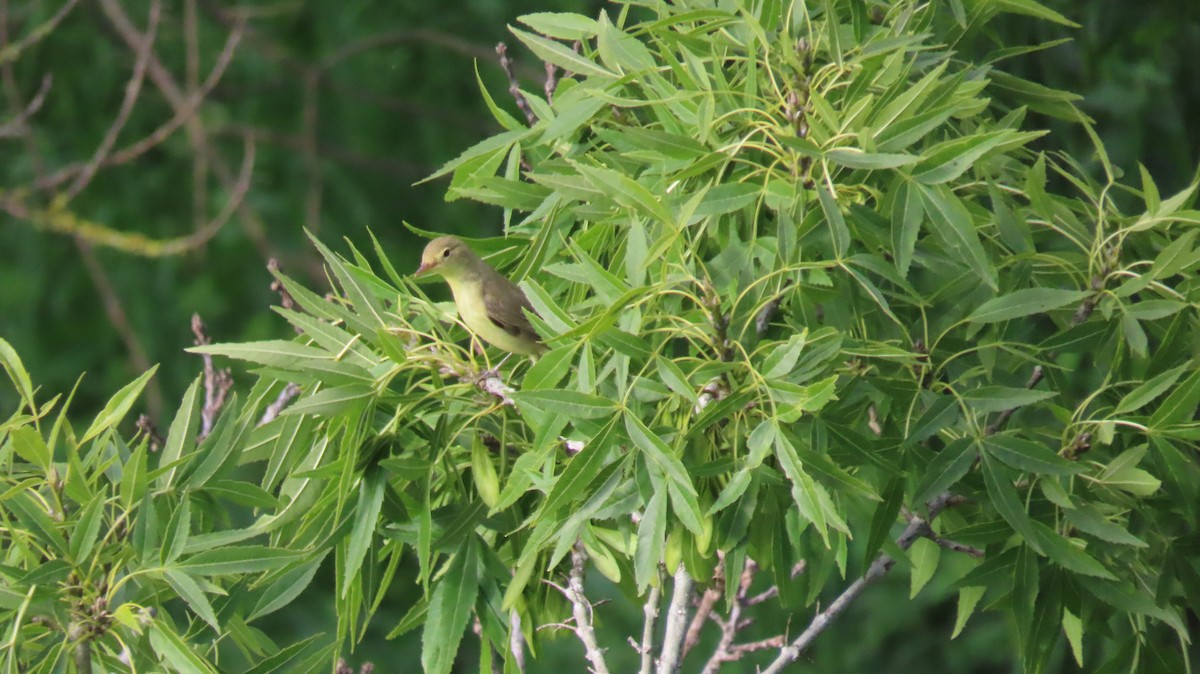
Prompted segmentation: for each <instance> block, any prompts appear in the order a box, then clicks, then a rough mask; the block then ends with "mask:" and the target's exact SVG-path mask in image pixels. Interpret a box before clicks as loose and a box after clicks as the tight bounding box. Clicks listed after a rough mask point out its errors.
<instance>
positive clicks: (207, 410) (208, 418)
mask: <svg viewBox="0 0 1200 674" xmlns="http://www.w3.org/2000/svg"><path fill="white" fill-rule="evenodd" d="M192 334H193V335H195V336H196V342H195V343H196V346H206V345H208V344H212V339H211V338H210V337H209V336H208V332H207V331H206V330H205V328H204V321H202V320H200V314H192ZM200 357H201V358H202V359H204V408H203V409H202V410H200V439H204V438H206V437H208V434H209V433H211V432H212V429H213V426H214V425H216V422H217V415H219V414H220V413H221V408H222V407H224V406H225V398H226V397H227V396H228V395H229V389H231V388H233V376H232V375H231V374H230V373H229V370H228V369H220V370H218V369H216V368H215V367H213V359H212V356H211V355H209V354H207V353H202V354H200Z"/></svg>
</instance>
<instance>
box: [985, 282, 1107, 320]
mask: <svg viewBox="0 0 1200 674" xmlns="http://www.w3.org/2000/svg"><path fill="white" fill-rule="evenodd" d="M1088 294H1089V293H1088V292H1086V291H1083V290H1066V289H1063V288H1024V289H1021V290H1017V291H1015V292H1012V293H1009V294H1007V295H1001V296H1000V297H996V298H993V299H990V300H988V301H986V302H984V303H983V304H981V305H979V308H978V309H976V310H975V311H973V312H972V313H971V315H970V316H968V317H967V320H970V321H972V322H975V323H996V322H998V321H1008V320H1012V319H1014V318H1021V317H1024V316H1030V315H1033V314H1040V313H1043V312H1046V311H1050V310H1052V309H1059V308H1061V307H1065V306H1067V305H1077V304H1079V303H1080V302H1082V301H1083V300H1084V299H1085V298H1087V296H1088Z"/></svg>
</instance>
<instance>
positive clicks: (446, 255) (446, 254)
mask: <svg viewBox="0 0 1200 674" xmlns="http://www.w3.org/2000/svg"><path fill="white" fill-rule="evenodd" d="M442 257H450V249H449V248H447V249H446V250H444V251H442Z"/></svg>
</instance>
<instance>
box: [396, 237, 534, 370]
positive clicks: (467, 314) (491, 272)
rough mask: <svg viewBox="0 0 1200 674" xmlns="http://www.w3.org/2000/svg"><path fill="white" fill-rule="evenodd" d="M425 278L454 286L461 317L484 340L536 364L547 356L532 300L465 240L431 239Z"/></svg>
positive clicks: (423, 267)
mask: <svg viewBox="0 0 1200 674" xmlns="http://www.w3.org/2000/svg"><path fill="white" fill-rule="evenodd" d="M423 274H438V275H440V276H441V277H442V278H443V279H445V280H446V283H448V284H450V292H451V293H453V294H454V304H455V306H456V307H458V315H459V316H460V317H461V318H462V320H463V323H466V324H467V328H469V329H470V330H471V332H473V333H475V335H476V336H477V337H479V338H480V339H482V340H483V341H485V342H487V343H488V344H491V345H493V346H497V347H499V348H501V349H503V350H505V351H508V352H509V353H515V354H518V355H522V356H530V357H532V358H533V359H535V360H536V359H537V357H538V356H540V355H541V354H543V353H545V351H546V345H545V344H543V343H542V341H541V339H540V338H539V337H538V334H537V333H536V332H534V330H533V326H532V325H530V324H529V319H528V318H526V317H525V313H524V310H528V311H530V312H533V313H536V312H534V311H533V305H531V304H530V303H529V298H527V297H525V293H524V292H522V291H521V289H520V288H519V287H517V285H516V284H514V283H513V282H512V281H509V280H508V279H506V278H504V276H503V275H502V274H501V273H500V272H498V271H496V270H495V269H493V268H492V267H491V265H489V264H488V263H487V262H484V261H483V258H481V257H479V256H478V255H476V254H475V251H473V250H471V249H470V248H469V247H468V246H467V244H466V243H464V242H463V241H462V240H461V239H458V238H455V237H453V236H441V237H438V238H436V239H434V240H432V241H430V242H429V244H428V245H426V246H425V251H424V252H423V253H421V266H420V267H417V271H416V273H414V274H413V276H421V275H423Z"/></svg>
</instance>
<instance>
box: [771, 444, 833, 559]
mask: <svg viewBox="0 0 1200 674" xmlns="http://www.w3.org/2000/svg"><path fill="white" fill-rule="evenodd" d="M775 455H776V457H778V458H779V465H780V466H782V467H783V472H784V474H786V475H787V477H788V480H789V481H790V482H791V483H792V500H794V501H795V502H796V506H797V507H798V508H799V509H800V514H801V515H802V516H803V517H804V519H806V520H808V521H809V522H812V523H813V526H814V527H816V529H817V533H819V534H821V539H822V540H823V541H824V542H825V545H826V546H828V545H829V532H828V529H827V528H826V526H825V512H824V510H823V509H822V508H821V501H820V498H819V497H818V495H817V484H816V482H814V481H813V479H812V476H811V475H809V474H808V473H807V472H806V471H805V470H804V465H803V464H802V463H801V462H800V457H799V455H797V453H796V448H795V447H794V446H793V445H792V443H791V442H790V441H789V440H788V439H787V438H786V437H785V434H784V433H783V432H780V431H777V432H776V433H775Z"/></svg>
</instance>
